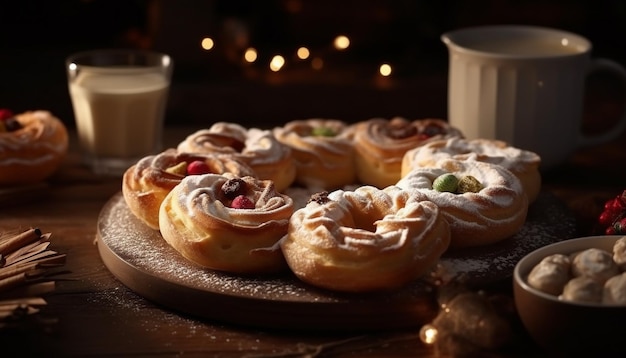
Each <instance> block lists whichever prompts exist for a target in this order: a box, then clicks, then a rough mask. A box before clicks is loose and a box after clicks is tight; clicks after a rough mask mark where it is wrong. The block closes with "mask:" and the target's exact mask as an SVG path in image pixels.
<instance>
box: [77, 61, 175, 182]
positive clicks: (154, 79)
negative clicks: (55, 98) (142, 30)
mask: <svg viewBox="0 0 626 358" xmlns="http://www.w3.org/2000/svg"><path fill="white" fill-rule="evenodd" d="M172 69H173V61H172V59H171V58H170V56H168V55H166V54H162V53H156V52H150V51H144V50H134V49H105V50H93V51H87V52H80V53H76V54H73V55H71V56H69V57H68V58H67V60H66V70H67V78H68V86H69V92H70V97H71V100H72V106H73V108H74V117H75V121H76V129H77V132H78V139H79V143H80V147H81V150H82V153H83V159H84V161H85V163H86V164H87V165H89V166H90V167H91V168H92V169H93V171H94V172H96V173H97V174H104V175H113V176H121V175H123V174H124V172H125V171H126V169H128V168H129V167H130V166H132V165H133V164H135V163H136V162H137V161H138V160H139V159H141V158H143V157H145V156H147V155H150V154H156V153H157V152H159V151H160V150H161V149H162V147H161V146H162V132H163V125H164V116H165V109H166V105H167V99H168V90H169V86H170V79H171V75H172Z"/></svg>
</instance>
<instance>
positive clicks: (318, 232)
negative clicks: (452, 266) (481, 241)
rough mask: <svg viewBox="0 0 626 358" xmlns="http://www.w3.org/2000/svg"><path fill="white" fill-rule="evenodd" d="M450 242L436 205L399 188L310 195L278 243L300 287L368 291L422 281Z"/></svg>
mask: <svg viewBox="0 0 626 358" xmlns="http://www.w3.org/2000/svg"><path fill="white" fill-rule="evenodd" d="M449 242H450V230H449V227H448V224H447V222H446V221H445V220H443V218H442V217H441V216H440V215H439V208H438V207H437V206H436V205H434V204H433V203H431V202H425V201H419V200H417V197H416V196H414V195H411V194H409V192H406V191H402V190H400V189H399V188H397V187H388V188H385V189H384V190H380V189H377V188H375V187H372V186H362V187H359V188H357V189H356V190H354V191H343V190H336V191H333V192H331V193H330V194H328V193H320V194H318V195H315V196H314V197H313V198H312V199H311V201H310V202H309V203H308V204H307V206H306V207H304V208H302V209H299V210H297V211H296V212H295V213H294V214H293V215H292V217H291V219H290V222H289V234H288V235H287V236H286V237H285V238H284V239H282V240H281V241H280V245H281V248H282V250H283V253H284V255H285V258H286V260H287V263H288V265H289V267H290V268H291V270H292V271H293V272H294V273H295V275H296V276H297V277H298V278H300V279H301V280H302V281H304V282H307V283H309V284H311V285H314V286H317V287H320V288H325V289H329V290H335V291H345V292H365V291H377V290H387V289H393V288H397V287H400V286H402V285H405V284H406V283H408V282H410V281H413V280H415V279H417V278H419V277H420V276H421V275H423V274H424V273H425V272H426V271H427V270H428V269H430V268H431V267H432V266H433V265H434V264H435V263H436V262H437V261H438V259H439V257H440V256H441V254H442V253H443V252H444V251H445V250H446V249H447V248H448V244H449Z"/></svg>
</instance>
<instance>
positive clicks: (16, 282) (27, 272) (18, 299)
mask: <svg viewBox="0 0 626 358" xmlns="http://www.w3.org/2000/svg"><path fill="white" fill-rule="evenodd" d="M50 236H51V234H50V233H45V234H44V233H42V232H41V230H40V229H38V228H31V229H28V230H26V231H22V232H20V233H18V234H4V235H3V234H1V233H0V330H2V329H4V328H7V327H10V326H12V325H15V324H16V323H19V321H20V319H21V318H23V317H25V316H29V315H32V314H34V313H37V312H39V309H40V307H41V306H43V305H46V301H45V299H43V298H42V297H41V296H42V295H44V294H46V293H48V292H51V291H52V290H54V287H55V281H54V279H53V278H52V276H53V274H54V272H53V270H52V269H53V268H56V267H59V266H63V265H64V264H65V256H66V255H65V254H61V253H58V252H56V251H53V250H51V249H50Z"/></svg>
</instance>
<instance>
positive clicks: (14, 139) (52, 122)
mask: <svg viewBox="0 0 626 358" xmlns="http://www.w3.org/2000/svg"><path fill="white" fill-rule="evenodd" d="M3 113H5V114H6V116H4V115H3V117H4V118H0V186H14V185H22V184H34V183H38V182H41V181H43V180H45V179H47V178H49V177H50V176H51V175H52V174H54V172H55V171H56V170H57V169H58V167H59V166H60V165H61V163H62V161H63V159H64V158H65V155H66V154H67V148H68V134H67V129H66V128H65V125H64V124H63V123H62V122H61V120H60V119H58V118H57V117H55V116H54V115H52V113H50V112H48V111H44V110H36V111H28V112H23V113H20V114H17V115H15V116H14V115H13V114H12V113H11V112H10V111H8V110H4V111H3Z"/></svg>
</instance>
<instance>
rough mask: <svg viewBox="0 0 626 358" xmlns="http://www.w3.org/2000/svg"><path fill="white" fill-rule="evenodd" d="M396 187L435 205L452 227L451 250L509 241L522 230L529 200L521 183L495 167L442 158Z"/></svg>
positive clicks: (414, 170) (406, 178)
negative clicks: (416, 194)
mask: <svg viewBox="0 0 626 358" xmlns="http://www.w3.org/2000/svg"><path fill="white" fill-rule="evenodd" d="M397 185H398V186H399V187H401V188H403V189H405V190H413V191H417V192H418V193H420V194H419V195H420V196H421V198H422V200H429V201H432V202H434V203H435V204H437V206H439V208H440V209H441V212H442V214H443V216H444V217H445V218H446V219H447V220H448V223H449V224H450V230H451V232H452V238H451V243H450V248H452V249H458V248H464V247H474V246H484V245H489V244H493V243H495V242H498V241H502V240H505V239H507V238H509V237H511V236H513V235H514V234H515V233H517V232H518V231H519V230H520V229H521V227H522V226H523V225H524V222H525V220H526V214H527V212H528V198H527V197H526V194H525V193H524V190H523V188H522V185H521V183H520V181H519V179H518V178H517V177H516V176H515V175H514V174H513V173H511V172H510V171H509V170H508V169H505V168H504V167H502V166H500V165H496V164H491V163H485V162H477V161H461V160H456V159H442V160H440V161H438V162H437V163H436V164H435V165H434V166H433V167H432V168H416V169H413V170H412V171H411V172H409V173H408V174H407V175H406V176H404V177H403V178H402V179H401V180H400V181H398V183H397Z"/></svg>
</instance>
